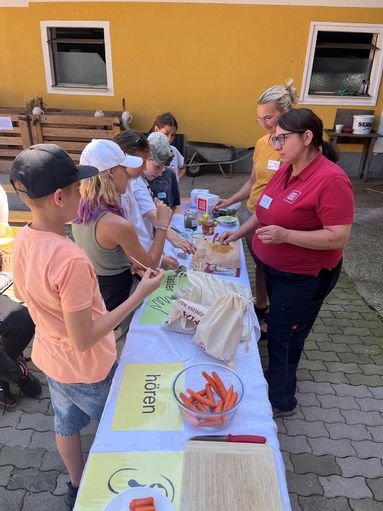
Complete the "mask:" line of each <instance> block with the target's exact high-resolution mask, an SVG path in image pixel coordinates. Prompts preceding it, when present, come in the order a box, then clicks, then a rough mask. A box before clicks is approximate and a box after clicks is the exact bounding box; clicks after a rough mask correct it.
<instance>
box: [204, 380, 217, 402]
mask: <svg viewBox="0 0 383 511" xmlns="http://www.w3.org/2000/svg"><path fill="white" fill-rule="evenodd" d="M205 392H206V397H207V398H208V399H210V401H212V402H213V403H214V406H215V400H214V396H213V392H212V390H211V387H210V385H209V383H207V384H206V385H205Z"/></svg>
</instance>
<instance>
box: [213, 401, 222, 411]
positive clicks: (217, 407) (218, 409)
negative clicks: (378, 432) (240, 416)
mask: <svg viewBox="0 0 383 511" xmlns="http://www.w3.org/2000/svg"><path fill="white" fill-rule="evenodd" d="M222 410H223V401H222V399H220V400H219V401H218V403H217V406H216V407H215V409H214V411H215V412H222Z"/></svg>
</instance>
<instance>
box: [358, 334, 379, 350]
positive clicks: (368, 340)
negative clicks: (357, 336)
mask: <svg viewBox="0 0 383 511" xmlns="http://www.w3.org/2000/svg"><path fill="white" fill-rule="evenodd" d="M362 341H363V344H366V345H367V346H373V345H376V346H377V347H378V348H379V349H380V350H381V349H382V346H383V337H382V336H381V337H376V336H374V335H366V336H365V337H362Z"/></svg>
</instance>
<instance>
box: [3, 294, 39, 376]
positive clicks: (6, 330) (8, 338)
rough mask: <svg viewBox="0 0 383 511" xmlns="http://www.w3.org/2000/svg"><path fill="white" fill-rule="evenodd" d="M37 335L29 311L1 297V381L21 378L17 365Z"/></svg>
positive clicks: (4, 296) (7, 298) (6, 297)
mask: <svg viewBox="0 0 383 511" xmlns="http://www.w3.org/2000/svg"><path fill="white" fill-rule="evenodd" d="M34 333H35V325H34V323H33V321H32V318H31V316H30V315H29V312H28V309H27V308H26V307H24V305H21V304H20V303H17V302H15V301H14V300H11V299H10V298H9V297H8V296H6V295H0V336H1V340H0V380H3V381H8V382H12V381H16V380H17V379H18V378H20V376H21V372H20V367H19V365H18V364H17V363H16V359H17V357H19V356H20V355H21V354H22V353H23V350H24V349H25V348H26V346H27V345H28V344H29V342H30V341H31V339H32V337H33V335H34Z"/></svg>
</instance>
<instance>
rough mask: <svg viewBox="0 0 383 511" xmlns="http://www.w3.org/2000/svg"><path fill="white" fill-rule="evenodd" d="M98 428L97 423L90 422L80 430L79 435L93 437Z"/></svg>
mask: <svg viewBox="0 0 383 511" xmlns="http://www.w3.org/2000/svg"><path fill="white" fill-rule="evenodd" d="M97 428H98V421H94V420H91V421H90V423H89V424H88V425H87V426H86V427H85V428H83V429H82V430H81V435H93V436H94V435H95V434H96V432H97Z"/></svg>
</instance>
